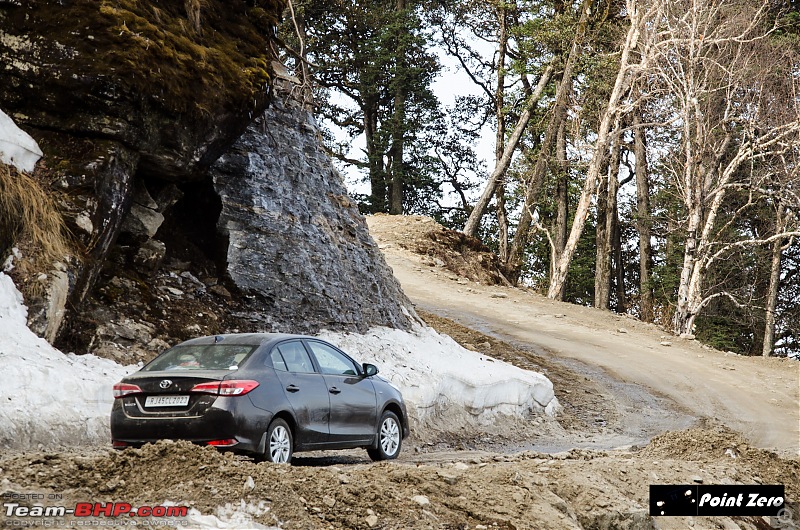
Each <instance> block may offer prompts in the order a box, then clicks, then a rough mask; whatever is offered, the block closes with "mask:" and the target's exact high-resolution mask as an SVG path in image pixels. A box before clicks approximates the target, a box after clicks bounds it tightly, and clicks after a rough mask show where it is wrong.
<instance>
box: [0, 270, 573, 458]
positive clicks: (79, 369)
mask: <svg viewBox="0 0 800 530" xmlns="http://www.w3.org/2000/svg"><path fill="white" fill-rule="evenodd" d="M320 336H321V337H322V338H323V339H327V340H329V341H330V342H332V343H334V344H336V345H338V346H340V347H341V348H342V349H343V350H345V351H347V352H349V353H350V354H352V356H353V357H355V358H356V359H358V360H359V361H362V362H372V363H375V364H376V365H378V366H379V368H380V370H381V375H382V376H383V377H385V378H387V379H389V380H390V381H391V382H392V383H393V384H394V385H396V386H397V387H399V388H400V390H401V391H402V392H403V396H404V397H405V399H406V401H407V403H408V405H409V409H410V413H411V415H412V416H413V417H414V418H416V419H419V420H426V419H428V420H434V422H435V420H436V418H442V417H443V416H447V418H448V420H450V421H448V422H446V424H442V425H438V427H439V429H438V430H447V429H451V428H452V429H455V428H460V427H461V426H462V425H458V422H462V423H464V422H467V423H473V424H476V423H477V424H487V423H490V422H491V421H492V420H493V419H494V418H495V416H496V415H497V414H505V415H509V416H512V417H518V418H524V417H526V416H528V415H529V414H530V413H532V412H533V413H545V414H553V413H554V412H555V410H556V409H557V407H558V401H557V400H556V398H555V396H554V394H553V385H552V383H551V382H550V380H549V379H547V378H546V377H545V376H543V375H541V374H539V373H536V372H530V371H526V370H522V369H520V368H516V367H514V366H512V365H510V364H507V363H504V362H502V361H499V360H495V359H491V358H489V357H486V356H484V355H481V354H479V353H476V352H473V351H470V350H466V349H464V348H462V347H461V346H460V345H458V344H457V343H456V342H455V341H454V340H453V339H451V338H450V337H448V336H446V335H440V334H438V333H437V332H436V331H434V330H432V329H430V328H425V327H422V326H420V325H417V326H416V327H415V328H414V329H413V331H412V332H411V333H408V332H404V331H400V330H396V329H390V328H374V329H372V330H370V331H369V332H368V333H366V334H365V335H358V334H352V333H331V332H323V333H321V334H320ZM0 337H2V339H0V374H2V377H1V378H0V447H15V448H30V447H34V446H36V445H38V444H42V445H44V446H46V447H53V446H63V445H87V444H89V445H102V446H107V445H108V443H109V439H110V432H109V425H108V423H109V415H110V412H111V404H112V402H113V397H112V393H111V387H112V386H113V384H114V383H116V382H117V381H119V380H120V379H122V378H123V377H124V376H125V375H127V374H129V373H132V372H133V371H135V370H137V369H138V367H136V366H121V365H119V364H117V363H115V362H114V361H111V360H109V359H103V358H100V357H96V356H94V355H90V354H87V355H74V354H71V353H70V354H66V355H65V354H63V353H61V352H60V351H58V350H57V349H55V348H53V347H52V346H51V345H50V344H49V343H47V341H45V340H44V339H41V338H39V337H38V336H36V335H35V334H34V333H33V332H32V331H30V330H29V329H28V326H27V308H26V307H25V306H24V304H23V300H22V295H21V294H20V292H19V291H18V290H17V288H16V287H15V286H14V283H13V281H12V280H11V278H10V277H9V276H7V275H6V274H4V273H2V272H0ZM459 412H461V414H458V413H459Z"/></svg>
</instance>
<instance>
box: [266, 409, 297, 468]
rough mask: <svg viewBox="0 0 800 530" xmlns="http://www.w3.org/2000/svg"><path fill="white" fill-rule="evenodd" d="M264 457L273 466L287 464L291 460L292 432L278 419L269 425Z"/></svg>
mask: <svg viewBox="0 0 800 530" xmlns="http://www.w3.org/2000/svg"><path fill="white" fill-rule="evenodd" d="M264 456H265V457H266V459H267V461H268V462H273V463H275V464H288V463H289V462H290V461H291V460H292V430H291V429H290V428H289V425H288V424H287V423H286V422H285V421H283V420H282V419H280V418H278V419H276V420H275V421H273V422H272V423H270V424H269V429H267V446H266V448H265V450H264Z"/></svg>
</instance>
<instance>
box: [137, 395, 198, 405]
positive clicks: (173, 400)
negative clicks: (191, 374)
mask: <svg viewBox="0 0 800 530" xmlns="http://www.w3.org/2000/svg"><path fill="white" fill-rule="evenodd" d="M188 404H189V396H147V399H145V400H144V406H145V407H185V406H186V405H188Z"/></svg>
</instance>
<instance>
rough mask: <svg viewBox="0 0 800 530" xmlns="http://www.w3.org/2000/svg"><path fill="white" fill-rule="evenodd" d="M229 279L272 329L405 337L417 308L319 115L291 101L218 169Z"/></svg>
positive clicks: (276, 107) (251, 131)
mask: <svg viewBox="0 0 800 530" xmlns="http://www.w3.org/2000/svg"><path fill="white" fill-rule="evenodd" d="M211 175H212V176H213V179H214V188H215V190H216V192H217V193H218V194H219V195H220V197H221V199H222V211H221V213H220V217H219V222H218V227H219V230H220V234H221V235H222V236H223V237H224V238H225V239H226V240H227V245H226V247H227V250H226V251H225V261H226V263H227V265H226V270H227V274H228V275H229V277H230V279H231V281H232V282H233V284H234V285H235V286H236V287H237V288H239V289H240V290H242V292H245V293H249V294H252V295H255V298H256V300H257V305H258V306H259V310H258V311H257V312H255V313H253V314H252V318H253V319H257V320H259V321H260V322H261V325H263V326H266V327H270V328H273V329H283V330H291V329H295V330H302V331H307V332H315V331H318V330H319V329H321V328H328V329H346V330H358V331H362V332H363V331H365V330H366V329H368V328H369V327H371V326H375V325H384V326H391V327H399V328H406V327H407V326H408V316H407V313H406V314H404V313H403V306H406V307H410V303H409V301H408V300H407V298H406V297H405V295H404V294H403V293H402V291H401V289H400V286H399V284H398V283H397V281H396V280H395V279H394V277H393V276H392V273H391V270H390V269H389V268H388V267H387V265H386V263H385V262H384V260H383V256H382V254H381V253H380V251H379V250H378V247H377V245H376V244H375V242H374V241H373V240H372V238H371V237H370V235H369V232H368V230H367V226H366V223H365V222H364V218H363V216H362V215H361V214H360V213H359V212H358V208H357V207H356V205H355V204H354V203H353V202H352V201H351V200H350V199H349V197H348V196H347V190H346V189H345V188H344V185H343V183H342V178H341V176H340V175H339V173H338V172H337V171H336V170H335V169H334V168H333V166H332V164H331V161H330V159H329V158H328V156H327V155H326V154H325V152H324V151H323V150H322V146H321V144H320V133H319V129H318V128H317V125H316V122H315V121H314V118H313V116H312V115H311V113H310V112H309V111H308V110H306V109H305V108H303V107H302V105H300V104H299V103H297V102H296V101H295V100H293V99H291V98H290V97H288V95H287V94H286V93H281V91H279V93H278V97H277V98H276V99H275V101H274V102H273V104H272V105H271V106H270V108H268V109H267V111H266V112H265V113H264V115H263V116H262V117H260V118H259V119H258V120H257V121H256V122H255V123H254V124H253V125H251V126H250V127H249V128H248V130H247V132H246V133H245V134H244V135H243V136H242V137H241V138H240V139H239V140H238V141H237V142H236V143H235V144H234V146H233V148H232V149H231V150H230V151H228V152H227V153H226V154H224V155H223V156H222V157H221V158H220V159H219V161H217V163H216V164H214V166H213V167H212V169H211Z"/></svg>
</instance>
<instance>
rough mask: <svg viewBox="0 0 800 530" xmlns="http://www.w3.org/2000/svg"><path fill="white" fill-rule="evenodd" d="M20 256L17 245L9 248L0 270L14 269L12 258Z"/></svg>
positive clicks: (8, 270)
mask: <svg viewBox="0 0 800 530" xmlns="http://www.w3.org/2000/svg"><path fill="white" fill-rule="evenodd" d="M21 257H22V253H21V252H20V251H19V249H18V248H17V247H13V248H12V249H11V254H9V255H8V257H7V258H6V260H5V261H4V262H3V266H2V267H0V271H2V272H11V271H13V270H14V260H15V259H16V260H18V259H20V258H21Z"/></svg>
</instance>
